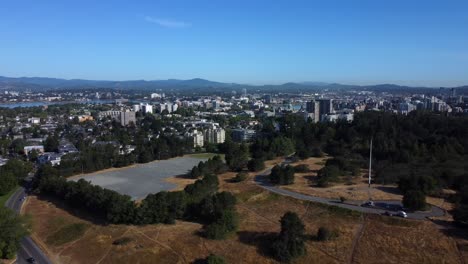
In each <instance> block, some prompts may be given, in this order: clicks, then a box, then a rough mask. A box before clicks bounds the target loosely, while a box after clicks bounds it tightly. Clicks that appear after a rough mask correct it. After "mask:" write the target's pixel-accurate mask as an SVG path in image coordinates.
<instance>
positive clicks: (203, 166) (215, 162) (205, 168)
mask: <svg viewBox="0 0 468 264" xmlns="http://www.w3.org/2000/svg"><path fill="white" fill-rule="evenodd" d="M227 169H228V168H227V166H226V164H225V163H224V162H223V160H222V159H221V156H219V155H216V156H214V157H212V158H210V159H208V160H207V161H200V162H199V163H198V165H197V166H194V167H193V168H192V170H191V171H190V173H189V177H190V178H192V179H198V178H199V177H200V176H203V175H206V174H219V173H223V172H226V171H227Z"/></svg>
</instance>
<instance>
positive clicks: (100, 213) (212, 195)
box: [37, 165, 238, 239]
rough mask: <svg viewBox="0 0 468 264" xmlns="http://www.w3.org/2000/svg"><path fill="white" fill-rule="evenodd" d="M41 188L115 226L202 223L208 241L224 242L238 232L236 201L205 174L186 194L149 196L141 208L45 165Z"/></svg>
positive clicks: (45, 192) (188, 187) (162, 193)
mask: <svg viewBox="0 0 468 264" xmlns="http://www.w3.org/2000/svg"><path fill="white" fill-rule="evenodd" d="M37 176H38V178H39V183H38V188H37V190H38V191H39V192H40V193H43V194H49V195H54V196H57V197H59V198H61V199H63V200H64V201H65V202H67V203H68V204H70V205H71V206H73V207H76V208H82V209H85V210H87V211H88V212H90V213H92V214H93V215H95V216H97V217H100V218H102V219H105V220H106V221H107V222H109V223H112V224H135V225H144V224H156V223H165V224H171V223H174V222H175V220H176V219H185V220H193V221H200V222H202V223H203V224H204V225H205V231H206V232H205V234H206V236H207V237H208V238H213V239H222V238H224V237H225V236H226V235H227V234H228V233H230V232H232V231H234V230H235V229H236V228H237V222H238V220H237V213H236V212H235V207H234V206H235V204H236V199H235V197H234V196H233V195H232V194H231V193H227V192H221V193H217V191H218V185H219V183H218V178H217V176H216V175H213V174H205V175H204V176H203V178H201V179H199V180H197V181H196V182H195V183H193V184H190V185H187V186H186V187H185V189H184V190H183V191H178V192H159V193H156V194H149V195H148V196H147V197H146V198H145V199H143V200H142V202H141V203H140V205H137V204H135V203H134V202H133V201H132V200H131V197H130V196H128V195H122V194H119V193H117V192H115V191H112V190H108V189H104V188H102V187H100V186H95V185H92V184H91V183H90V182H87V181H85V180H83V179H80V180H78V181H76V182H74V181H67V180H66V179H65V178H64V177H61V176H60V175H59V172H58V170H57V169H56V168H54V167H52V166H50V165H44V166H42V167H41V168H40V169H39V170H38V175H37Z"/></svg>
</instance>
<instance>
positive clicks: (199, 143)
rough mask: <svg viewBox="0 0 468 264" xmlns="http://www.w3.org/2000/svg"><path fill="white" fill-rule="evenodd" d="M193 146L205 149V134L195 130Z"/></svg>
mask: <svg viewBox="0 0 468 264" xmlns="http://www.w3.org/2000/svg"><path fill="white" fill-rule="evenodd" d="M192 137H193V146H194V147H203V144H204V140H203V133H201V132H199V131H197V130H195V131H194V132H193V135H192Z"/></svg>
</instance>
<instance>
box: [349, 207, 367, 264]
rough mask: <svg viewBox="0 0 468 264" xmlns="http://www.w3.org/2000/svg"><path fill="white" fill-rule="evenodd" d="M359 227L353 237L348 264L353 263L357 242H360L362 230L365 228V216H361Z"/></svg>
mask: <svg viewBox="0 0 468 264" xmlns="http://www.w3.org/2000/svg"><path fill="white" fill-rule="evenodd" d="M361 219H362V220H361V225H360V226H359V229H358V230H357V232H356V235H355V236H354V239H353V244H352V245H351V255H350V256H349V260H348V263H349V264H352V263H353V262H354V257H355V256H356V247H357V245H358V243H359V240H361V237H362V234H363V233H364V228H365V226H366V216H365V215H361Z"/></svg>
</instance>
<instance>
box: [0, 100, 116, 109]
mask: <svg viewBox="0 0 468 264" xmlns="http://www.w3.org/2000/svg"><path fill="white" fill-rule="evenodd" d="M112 103H115V100H110V99H109V100H91V101H68V102H18V103H0V107H4V108H16V107H36V106H45V105H60V104H112Z"/></svg>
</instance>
